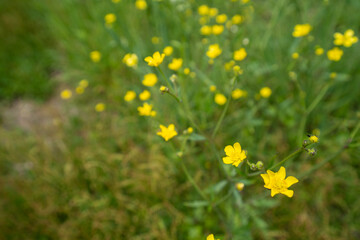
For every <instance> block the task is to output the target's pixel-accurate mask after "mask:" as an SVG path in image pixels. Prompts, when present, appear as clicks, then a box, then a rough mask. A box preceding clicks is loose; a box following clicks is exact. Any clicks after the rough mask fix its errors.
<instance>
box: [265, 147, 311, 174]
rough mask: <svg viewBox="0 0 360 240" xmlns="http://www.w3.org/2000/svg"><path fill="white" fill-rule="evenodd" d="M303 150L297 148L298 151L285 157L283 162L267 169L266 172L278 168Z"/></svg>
mask: <svg viewBox="0 0 360 240" xmlns="http://www.w3.org/2000/svg"><path fill="white" fill-rule="evenodd" d="M303 150H304V148H299V149H298V150H296V151H295V152H293V153H292V154H290V155H289V156H287V157H285V158H284V159H283V160H281V161H280V162H279V163H277V164H275V165H274V166H272V167H271V168H269V169H268V170H272V169H274V168H277V167H279V166H281V165H282V164H283V163H285V162H286V161H287V160H289V159H291V158H293V157H295V156H296V155H297V154H299V153H301V152H302V151H303Z"/></svg>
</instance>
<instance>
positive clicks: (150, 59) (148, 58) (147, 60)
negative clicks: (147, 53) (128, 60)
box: [144, 57, 152, 62]
mask: <svg viewBox="0 0 360 240" xmlns="http://www.w3.org/2000/svg"><path fill="white" fill-rule="evenodd" d="M144 60H145V62H150V61H152V57H146V58H145V59H144Z"/></svg>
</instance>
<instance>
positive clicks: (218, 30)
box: [212, 25, 224, 35]
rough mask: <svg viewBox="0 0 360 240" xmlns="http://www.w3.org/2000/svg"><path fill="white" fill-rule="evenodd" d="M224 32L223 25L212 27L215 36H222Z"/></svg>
mask: <svg viewBox="0 0 360 240" xmlns="http://www.w3.org/2000/svg"><path fill="white" fill-rule="evenodd" d="M223 31H224V26H223V25H214V26H212V33H213V34H214V35H220V34H221V33H222V32H223Z"/></svg>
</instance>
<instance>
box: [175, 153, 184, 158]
mask: <svg viewBox="0 0 360 240" xmlns="http://www.w3.org/2000/svg"><path fill="white" fill-rule="evenodd" d="M176 155H177V156H178V157H179V158H181V157H182V156H183V155H184V153H183V152H177V153H176Z"/></svg>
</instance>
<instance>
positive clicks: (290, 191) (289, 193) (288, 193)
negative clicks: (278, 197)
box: [281, 190, 294, 198]
mask: <svg viewBox="0 0 360 240" xmlns="http://www.w3.org/2000/svg"><path fill="white" fill-rule="evenodd" d="M281 193H282V194H284V195H285V196H288V197H290V198H291V197H292V196H293V195H294V191H293V190H285V191H283V192H281Z"/></svg>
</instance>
